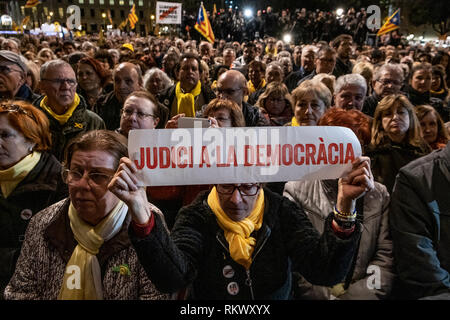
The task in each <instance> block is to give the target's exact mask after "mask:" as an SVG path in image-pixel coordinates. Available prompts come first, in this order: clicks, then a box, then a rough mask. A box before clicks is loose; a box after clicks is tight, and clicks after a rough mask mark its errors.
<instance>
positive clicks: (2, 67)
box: [0, 66, 20, 74]
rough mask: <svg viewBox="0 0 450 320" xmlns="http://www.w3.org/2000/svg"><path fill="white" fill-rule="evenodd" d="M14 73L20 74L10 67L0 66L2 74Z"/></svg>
mask: <svg viewBox="0 0 450 320" xmlns="http://www.w3.org/2000/svg"><path fill="white" fill-rule="evenodd" d="M13 71H16V72H20V71H19V70H16V69H13V68H11V67H9V66H0V73H2V74H9V73H10V72H13Z"/></svg>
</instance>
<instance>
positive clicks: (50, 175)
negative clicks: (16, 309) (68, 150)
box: [0, 152, 67, 296]
mask: <svg viewBox="0 0 450 320" xmlns="http://www.w3.org/2000/svg"><path fill="white" fill-rule="evenodd" d="M66 196H67V187H66V185H65V184H64V183H63V181H62V178H61V164H60V163H59V162H58V160H56V158H55V157H54V156H53V155H51V154H49V153H45V152H44V153H42V154H41V158H40V160H39V162H38V163H37V164H36V166H35V167H34V168H33V169H32V170H31V171H30V173H29V174H28V175H27V176H26V177H25V179H23V180H22V181H21V182H20V183H19V184H18V185H17V187H16V188H15V189H14V190H13V192H12V193H11V194H10V195H9V196H8V198H7V199H5V198H4V197H3V195H2V194H1V192H0V290H1V293H2V294H3V290H4V289H5V287H6V285H7V284H8V281H9V279H10V278H11V276H12V274H13V273H14V269H15V266H16V261H17V258H18V257H19V254H20V249H21V247H22V242H23V240H24V235H25V230H26V228H27V226H28V222H29V221H30V219H31V217H32V216H34V215H35V214H36V213H37V212H39V211H41V210H42V209H44V208H46V207H48V206H50V205H52V204H53V203H56V202H58V201H59V200H61V199H63V198H65V197H66ZM2 294H1V295H2ZM1 295H0V296H1Z"/></svg>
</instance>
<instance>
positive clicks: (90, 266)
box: [58, 201, 128, 300]
mask: <svg viewBox="0 0 450 320" xmlns="http://www.w3.org/2000/svg"><path fill="white" fill-rule="evenodd" d="M127 212H128V207H127V206H126V204H125V203H123V202H122V201H119V203H118V204H117V205H116V206H115V207H114V208H113V209H112V210H111V213H109V214H108V215H107V216H106V217H105V218H104V219H103V220H102V221H100V223H98V224H97V225H96V226H92V225H90V224H88V223H86V222H84V221H83V220H82V219H81V218H80V217H79V215H78V213H77V210H76V209H75V207H74V206H73V204H72V202H71V203H70V206H69V213H68V215H69V219H70V228H71V229H72V232H73V234H74V236H75V240H77V242H78V245H77V246H76V247H75V250H74V251H73V253H72V256H71V257H70V260H69V262H67V268H66V272H65V273H64V279H63V282H62V284H61V290H60V292H59V295H58V300H102V299H103V288H102V280H101V271H100V265H99V263H98V260H97V256H96V255H97V253H98V251H99V249H100V247H101V246H102V245H103V243H104V242H105V241H108V240H109V239H111V238H112V237H114V236H115V235H116V234H117V233H118V232H119V231H120V229H121V228H122V224H123V221H124V220H125V218H126V216H127ZM77 277H78V279H77Z"/></svg>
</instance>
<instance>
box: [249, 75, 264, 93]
mask: <svg viewBox="0 0 450 320" xmlns="http://www.w3.org/2000/svg"><path fill="white" fill-rule="evenodd" d="M265 85H266V79H262V80H261V85H259V86H258V88H255V86H254V85H253V82H252V80H248V82H247V87H248V95H251V94H252V93H253V92H255V91H256V90H258V89H261V88H263V87H264V86H265Z"/></svg>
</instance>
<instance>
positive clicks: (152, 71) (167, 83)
mask: <svg viewBox="0 0 450 320" xmlns="http://www.w3.org/2000/svg"><path fill="white" fill-rule="evenodd" d="M155 74H158V75H159V76H160V77H161V80H162V82H163V84H164V88H163V90H165V89H167V88H168V87H170V86H171V85H172V84H173V81H172V80H171V79H170V78H169V76H168V75H167V74H166V73H165V72H164V71H162V70H161V69H159V68H156V67H153V68H151V69H150V70H148V71H147V72H146V73H145V75H144V88H145V89H147V87H148V83H149V82H150V79H151V78H152V77H153V75H155Z"/></svg>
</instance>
